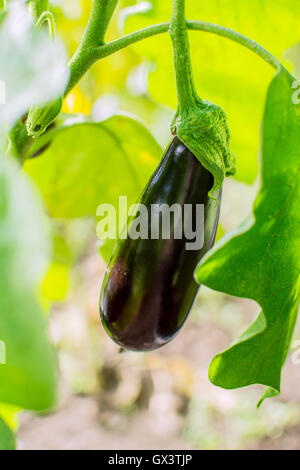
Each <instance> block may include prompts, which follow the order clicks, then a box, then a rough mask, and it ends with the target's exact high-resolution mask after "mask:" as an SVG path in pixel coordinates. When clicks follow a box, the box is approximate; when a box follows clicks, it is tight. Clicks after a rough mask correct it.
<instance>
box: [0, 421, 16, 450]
mask: <svg viewBox="0 0 300 470" xmlns="http://www.w3.org/2000/svg"><path fill="white" fill-rule="evenodd" d="M15 449H16V439H15V436H14V433H13V432H12V431H11V430H10V429H9V427H8V426H7V424H6V423H5V422H4V421H3V420H2V419H1V418H0V450H15Z"/></svg>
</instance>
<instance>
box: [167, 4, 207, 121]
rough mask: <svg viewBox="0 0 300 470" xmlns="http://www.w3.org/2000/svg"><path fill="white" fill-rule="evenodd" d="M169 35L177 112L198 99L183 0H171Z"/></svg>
mask: <svg viewBox="0 0 300 470" xmlns="http://www.w3.org/2000/svg"><path fill="white" fill-rule="evenodd" d="M169 31H170V35H171V38H172V43H173V50H174V63H175V74H176V86H177V97H178V106H179V108H178V109H179V114H180V113H181V112H185V111H186V110H188V109H190V108H191V107H193V106H194V105H195V103H198V102H199V101H200V99H199V97H198V95H197V92H196V88H195V84H194V79H193V70H192V61H191V54H190V44H189V38H188V33H187V23H186V19H185V0H173V12H172V19H171V25H170V30H169Z"/></svg>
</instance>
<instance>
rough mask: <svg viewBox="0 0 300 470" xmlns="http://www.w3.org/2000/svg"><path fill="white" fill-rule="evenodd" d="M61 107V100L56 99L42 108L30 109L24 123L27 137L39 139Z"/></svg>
mask: <svg viewBox="0 0 300 470" xmlns="http://www.w3.org/2000/svg"><path fill="white" fill-rule="evenodd" d="M61 107H62V98H58V99H57V100H56V101H54V102H52V103H49V104H48V105H46V106H44V107H40V106H34V107H32V108H31V109H30V111H29V113H28V118H27V122H26V127H27V132H28V135H30V136H31V137H39V136H40V135H42V134H43V133H44V132H45V131H46V129H47V127H48V126H50V124H51V123H52V122H53V121H54V119H55V118H56V116H57V115H58V114H59V113H60V110H61Z"/></svg>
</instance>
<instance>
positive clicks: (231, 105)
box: [123, 0, 300, 183]
mask: <svg viewBox="0 0 300 470" xmlns="http://www.w3.org/2000/svg"><path fill="white" fill-rule="evenodd" d="M132 3H135V2H132V1H124V0H123V5H124V6H127V5H128V4H132ZM151 3H152V4H153V9H152V10H151V11H149V12H148V13H147V14H143V15H138V16H136V17H132V18H129V19H128V21H127V22H126V26H127V27H126V31H127V32H129V31H133V30H135V29H138V28H141V27H143V26H146V25H149V24H154V23H156V22H163V21H169V20H170V17H171V0H164V1H161V0H152V2H151ZM186 4H187V18H188V19H189V20H201V21H209V22H212V23H216V24H219V25H221V26H227V27H229V28H232V29H235V30H236V31H238V32H240V33H242V34H244V35H246V36H248V37H250V38H251V39H254V40H256V41H257V42H259V43H260V44H262V45H263V46H264V47H266V48H267V49H268V50H270V52H272V53H273V54H274V55H275V56H277V57H278V58H282V56H283V53H284V51H285V50H286V49H288V48H289V47H291V46H293V45H295V44H296V43H297V42H298V41H299V40H300V31H299V24H298V23H299V21H298V4H297V2H294V1H292V0H275V1H274V0H253V1H249V0H239V1H238V2H237V1H236V0H224V1H223V2H220V0H211V1H209V2H200V1H199V0H190V1H189V2H186ZM266 18H267V21H266ZM189 36H190V41H191V52H192V62H193V68H194V75H195V82H196V86H197V90H198V92H199V95H200V96H201V98H203V99H208V100H209V101H211V102H212V103H215V104H217V105H219V106H221V107H222V108H223V109H224V111H225V112H226V114H227V117H228V124H229V128H230V132H231V136H232V138H231V151H232V153H233V154H234V155H235V156H236V157H237V174H236V177H237V178H238V179H239V180H241V181H244V182H246V183H251V182H253V181H254V180H255V178H256V177H257V174H258V161H257V155H258V151H259V138H258V136H259V133H258V130H259V126H260V123H261V120H262V115H263V105H264V97H265V93H266V90H267V87H268V84H269V83H270V80H271V77H272V75H273V71H272V69H271V68H270V67H269V66H268V65H267V64H265V63H264V62H263V61H262V60H261V59H260V58H258V57H256V56H255V55H254V54H253V53H252V52H250V51H247V50H246V49H245V48H243V47H241V46H240V45H238V44H235V43H233V42H231V41H229V40H227V39H224V38H219V37H216V36H214V35H212V34H208V33H199V32H190V33H189ZM133 48H134V50H135V51H137V52H138V53H140V55H141V56H142V57H143V58H144V59H145V58H147V59H148V60H149V61H151V62H153V63H154V64H155V67H153V69H154V72H153V73H151V74H150V77H149V89H150V93H151V95H152V97H153V98H154V99H155V100H156V101H158V102H160V103H164V104H166V105H169V106H171V107H172V108H173V109H176V108H177V100H176V89H175V76H174V69H173V53H172V48H171V41H170V39H169V38H168V35H167V34H165V35H161V36H158V37H155V38H151V39H149V40H147V41H143V42H142V43H140V44H137V45H135V46H133ZM158 51H159V52H158Z"/></svg>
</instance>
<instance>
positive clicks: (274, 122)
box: [196, 70, 300, 396]
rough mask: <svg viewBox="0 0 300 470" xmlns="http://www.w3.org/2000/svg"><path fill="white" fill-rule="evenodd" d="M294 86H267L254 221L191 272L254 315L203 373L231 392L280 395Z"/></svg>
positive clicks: (299, 166)
mask: <svg viewBox="0 0 300 470" xmlns="http://www.w3.org/2000/svg"><path fill="white" fill-rule="evenodd" d="M293 82H294V79H293V77H291V76H290V75H289V74H288V72H286V71H285V70H282V71H281V72H280V73H278V74H277V75H276V77H275V79H274V80H273V82H272V84H271V86H270V89H269V92H268V97H267V103H266V109H265V116H264V122H263V142H262V188H261V191H260V193H259V195H258V197H257V200H256V202H255V206H254V216H251V217H249V218H248V219H247V221H246V222H245V223H244V224H243V226H241V227H240V228H239V229H237V230H236V231H235V232H234V233H232V234H230V235H229V236H228V237H226V238H225V239H223V241H221V242H220V243H219V244H218V245H216V247H215V249H214V250H213V251H212V252H211V253H210V254H209V255H208V256H207V257H206V258H205V259H204V260H203V262H202V263H201V264H200V265H199V267H198V268H197V270H196V278H197V280H198V282H199V283H203V284H205V285H207V286H209V287H211V288H212V289H215V290H218V291H222V292H225V293H227V294H230V295H234V296H238V297H244V298H250V299H253V300H256V301H257V302H258V303H259V304H260V306H261V307H262V313H261V314H260V315H259V316H258V318H257V320H256V321H255V322H254V324H253V325H252V326H251V327H250V328H249V329H248V330H247V331H246V332H245V333H244V334H243V335H242V336H241V337H240V338H239V340H238V341H237V342H236V343H234V345H233V346H232V347H230V348H229V349H228V350H227V351H225V352H224V353H222V354H219V355H218V356H216V357H215V359H214V360H213V362H212V364H211V367H210V379H211V381H212V382H213V383H214V384H216V385H218V386H221V387H224V388H228V389H232V388H237V387H242V386H246V385H250V384H255V383H259V384H263V385H267V386H269V387H272V388H273V389H274V390H273V392H272V393H271V392H270V391H268V392H267V395H266V396H270V395H274V393H276V392H277V393H278V392H279V391H280V377H281V368H282V366H283V363H284V361H285V359H286V355H287V353H288V350H289V345H290V341H291V335H292V332H293V329H294V324H295V320H296V316H297V310H298V303H299V295H300V282H299V280H300V277H299V273H300V212H299V205H300V145H299V140H300V139H299V136H300V107H299V105H296V104H293V99H292V97H293V93H294V91H295V90H294V89H293V88H292V85H293Z"/></svg>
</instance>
